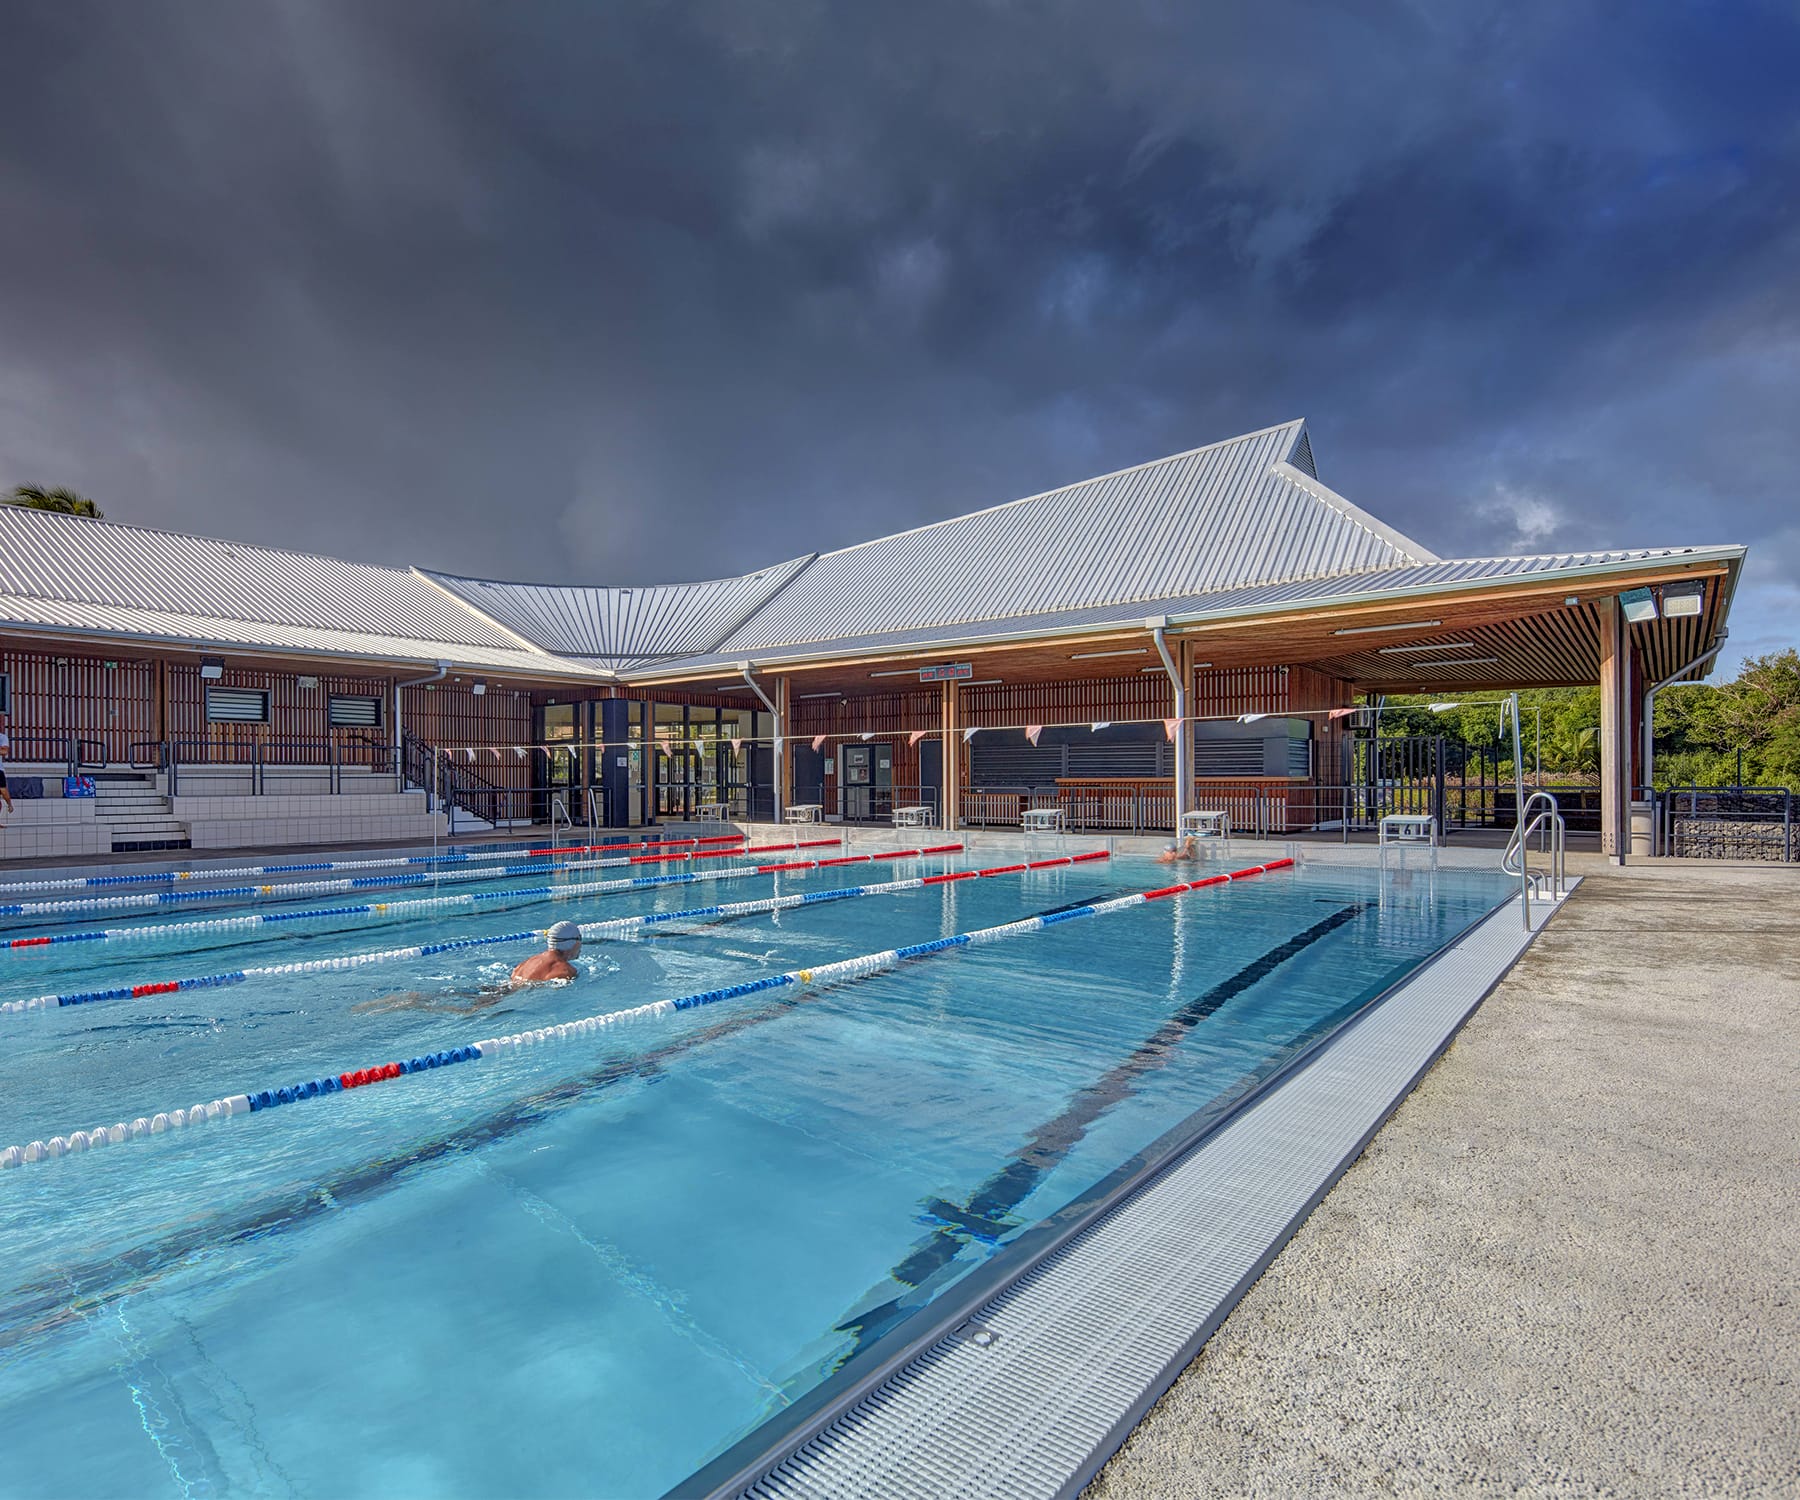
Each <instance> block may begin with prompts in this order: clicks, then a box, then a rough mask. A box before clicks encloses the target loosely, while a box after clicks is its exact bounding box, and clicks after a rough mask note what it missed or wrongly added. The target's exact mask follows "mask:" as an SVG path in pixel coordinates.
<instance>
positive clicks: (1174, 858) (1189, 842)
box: [1156, 833, 1200, 865]
mask: <svg viewBox="0 0 1800 1500" xmlns="http://www.w3.org/2000/svg"><path fill="white" fill-rule="evenodd" d="M1199 858H1200V841H1199V840H1198V839H1197V838H1195V837H1194V835H1193V834H1191V833H1189V834H1185V835H1183V836H1182V837H1181V838H1180V839H1179V840H1178V841H1177V842H1175V843H1173V844H1170V845H1169V846H1168V847H1167V848H1166V849H1164V850H1163V852H1162V853H1161V854H1159V855H1157V856H1156V862H1157V863H1158V864H1159V865H1172V864H1175V863H1177V862H1178V861H1182V860H1198V859H1199Z"/></svg>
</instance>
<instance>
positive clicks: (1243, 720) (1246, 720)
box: [1238, 714, 1269, 724]
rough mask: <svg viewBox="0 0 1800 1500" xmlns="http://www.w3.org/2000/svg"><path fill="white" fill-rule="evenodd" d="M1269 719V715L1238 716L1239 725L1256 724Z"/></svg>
mask: <svg viewBox="0 0 1800 1500" xmlns="http://www.w3.org/2000/svg"><path fill="white" fill-rule="evenodd" d="M1268 717H1269V716H1268V715H1267V714H1239V715H1238V723H1240V724H1254V723H1255V722H1256V721H1257V720H1258V719H1266V718H1268Z"/></svg>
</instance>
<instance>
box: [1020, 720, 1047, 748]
mask: <svg viewBox="0 0 1800 1500" xmlns="http://www.w3.org/2000/svg"><path fill="white" fill-rule="evenodd" d="M1043 732H1044V726H1043V725H1042V724H1027V725H1026V726H1025V738H1026V739H1028V740H1030V741H1031V743H1032V744H1034V745H1035V744H1036V743H1037V742H1038V736H1039V735H1040V734H1042V733H1043Z"/></svg>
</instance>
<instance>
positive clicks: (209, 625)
mask: <svg viewBox="0 0 1800 1500" xmlns="http://www.w3.org/2000/svg"><path fill="white" fill-rule="evenodd" d="M1702 553H1705V555H1707V556H1717V557H1724V558H1727V559H1728V560H1731V561H1733V563H1734V565H1735V560H1736V559H1739V558H1741V557H1742V555H1743V549H1741V548H1722V549H1719V548H1715V549H1678V548H1677V549H1661V550H1649V551H1636V552H1606V553H1581V554H1563V555H1557V556H1542V557H1499V558H1475V559H1463V560H1452V561H1444V560H1441V559H1439V558H1438V557H1436V556H1435V555H1434V554H1432V553H1431V552H1430V551H1429V550H1428V549H1427V548H1425V547H1423V546H1421V545H1420V544H1419V543H1417V542H1415V541H1413V540H1412V539H1411V538H1409V537H1406V536H1403V535H1402V534H1401V533H1399V532H1397V531H1395V530H1394V529H1393V528H1392V527H1389V526H1387V525H1385V524H1384V523H1382V522H1381V521H1379V520H1377V519H1376V518H1375V517H1373V516H1371V515H1369V514H1368V513H1367V512H1365V511H1363V510H1360V509H1359V508H1358V507H1356V506H1355V505H1352V504H1351V503H1350V502H1349V501H1348V500H1346V499H1344V498H1343V497H1342V496H1341V495H1338V494H1336V493H1335V492H1334V491H1332V490H1330V489H1328V488H1327V487H1326V486H1325V485H1324V484H1323V483H1321V482H1320V481H1319V479H1318V478H1317V477H1316V473H1315V469H1314V465H1313V458H1312V448H1311V444H1310V441H1309V440H1308V438H1307V435H1306V429H1305V426H1304V424H1303V423H1301V422H1287V423H1283V424H1282V425H1280V426H1277V427H1270V428H1266V429H1265V430H1263V431H1261V432H1254V433H1250V434H1247V435H1246V436H1243V437H1238V438H1232V439H1230V440H1229V441H1226V442H1222V443H1214V444H1211V445H1209V446H1207V447H1204V448H1197V449H1194V450H1192V451H1191V452H1188V453H1180V454H1176V455H1174V456H1173V457H1170V458H1164V459H1158V460H1156V461H1155V462H1153V463H1147V464H1140V465H1138V466H1137V467H1135V468H1130V469H1124V470H1121V471H1119V472H1118V473H1114V474H1107V475H1102V476H1100V477H1099V478H1096V479H1088V480H1083V481H1082V482H1081V483H1079V484H1073V485H1068V486H1065V487H1064V488H1062V489H1058V490H1052V491H1049V492H1047V493H1045V494H1041V495H1033V496H1029V497H1027V498H1026V499H1023V500H1014V501H1011V502H1008V503H1007V504H1004V505H998V506H994V507H992V508H990V509H987V510H981V511H976V512H974V513H973V514H970V515H965V516H958V517H955V518H953V519H951V520H947V521H940V522H936V523H934V524H932V525H929V526H921V527H917V528H914V529H913V530H910V531H904V532H900V533H897V534H895V535H893V536H887V537H881V538H878V539H876V540H874V541H870V542H863V543H860V544H858V545H856V546H853V547H846V548H843V549H841V550H839V551H836V552H829V553H825V554H823V555H812V556H806V557H800V558H794V559H791V560H790V561H788V562H784V563H779V564H774V565H771V566H769V567H765V568H762V569H760V570H758V571H756V572H753V573H746V574H744V575H742V576H739V577H735V578H719V579H711V580H708V581H705V582H700V583H685V584H655V585H648V586H643V587H635V586H614V587H582V586H564V585H553V584H530V583H507V582H500V581H496V580H490V579H479V578H464V577H460V576H457V575H453V574H447V573H437V572H424V571H420V570H417V569H405V568H389V567H376V566H371V565H368V564H363V563H353V562H345V561H342V560H340V559H337V558H329V557H317V556H313V555H311V554H307V553H298V552H287V551H281V550H277V549H273V548H267V547H255V546H249V545H246V544H243V543H237V542H225V541H218V540H214V539H212V538H208V537H192V536H184V535H180V534H178V533H172V532H165V531H154V530H147V529H144V528H140V527H133V526H121V525H118V524H115V523H113V522H107V521H95V520H90V519H86V518H80V517H72V516H63V515H57V514H54V513H48V512H43V511H33V510H23V509H18V508H14V507H6V506H0V628H4V627H5V626H6V625H7V624H8V623H11V624H13V625H15V626H17V627H19V628H21V629H27V630H31V631H34V632H46V633H48V632H64V633H68V634H71V635H80V634H83V633H87V634H102V635H106V636H109V637H117V638H131V637H141V638H143V639H146V640H153V641H162V642H198V643H202V644H206V643H211V644H215V645H218V646H220V647H225V646H231V645H238V646H245V647H251V648H255V649H260V650H272V651H282V652H305V653H317V654H325V655H347V656H355V657H359V658H363V659H367V660H376V661H394V662H405V663H411V662H434V661H449V662H451V663H453V664H454V665H457V666H462V667H472V668H477V669H480V670H485V671H490V672H495V673H501V672H505V673H512V674H517V675H539V676H543V677H549V678H565V679H566V678H570V677H589V676H591V677H595V678H599V679H603V680H604V679H609V678H611V677H612V676H613V675H614V671H615V670H616V671H617V672H618V673H620V674H623V675H645V676H648V675H650V674H651V673H653V672H654V673H659V674H667V673H669V672H671V671H677V672H683V673H685V672H687V671H689V670H693V671H711V670H715V669H717V668H718V667H723V666H729V665H731V664H732V663H735V662H737V661H743V660H756V661H759V662H764V663H776V662H781V661H797V660H809V659H819V658H821V657H829V656H833V655H839V654H843V653H846V652H852V651H906V650H916V649H919V648H927V649H936V648H939V647H942V648H943V649H947V650H948V649H954V648H956V647H957V646H959V645H964V644H967V645H971V646H973V645H977V644H979V643H981V642H983V641H992V640H1000V639H1008V638H1014V639H1023V638H1029V637H1032V636H1038V635H1048V634H1052V633H1055V632H1058V631H1082V630H1102V629H1106V628H1109V627H1110V628H1117V627H1119V626H1128V625H1132V624H1141V622H1142V621H1143V619H1144V618H1145V617H1146V616H1147V615H1165V616H1168V617H1169V618H1170V619H1171V620H1177V621H1179V620H1194V619H1201V618H1216V617H1221V616H1233V615H1255V614H1257V613H1260V612H1265V611H1270V610H1278V609H1282V608H1287V607H1290V606H1292V605H1295V604H1300V603H1307V602H1312V601H1318V602H1321V603H1324V602H1349V601H1352V600H1367V599H1370V598H1375V597H1405V596H1407V595H1409V594H1415V593H1418V594H1429V593H1431V592H1434V591H1454V590H1457V589H1460V588H1465V587H1470V586H1474V585H1477V584H1479V583H1481V582H1483V581H1487V580H1501V579H1507V578H1514V577H1518V576H1521V575H1525V574H1532V575H1545V576H1554V575H1558V574H1569V575H1570V576H1575V575H1579V574H1582V573H1584V572H1592V571H1594V570H1599V571H1602V572H1604V571H1606V570H1607V569H1610V568H1616V567H1621V566H1624V565H1627V564H1630V563H1633V562H1638V561H1643V560H1648V559H1654V558H1664V557H1678V556H1684V555H1690V556H1694V557H1696V558H1698V557H1699V556H1700V555H1701V554H1702Z"/></svg>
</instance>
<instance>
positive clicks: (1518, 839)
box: [1500, 791, 1568, 929]
mask: <svg viewBox="0 0 1800 1500" xmlns="http://www.w3.org/2000/svg"><path fill="white" fill-rule="evenodd" d="M1539 804H1542V806H1541V809H1540V810H1539V811H1538V812H1537V813H1535V814H1532V813H1531V810H1532V808H1533V807H1537V806H1538V805H1539ZM1527 814H1531V816H1529V817H1527ZM1539 829H1543V830H1544V832H1545V834H1546V836H1547V837H1548V838H1549V841H1550V848H1549V854H1550V868H1549V869H1548V870H1533V869H1532V868H1531V859H1530V853H1529V850H1530V844H1531V836H1532V834H1534V833H1536V832H1537V831H1538V830H1539ZM1567 838H1568V824H1567V823H1566V822H1564V820H1563V816H1562V811H1561V809H1560V808H1559V807H1558V805H1557V801H1556V798H1555V797H1554V796H1552V795H1551V794H1550V793H1549V792H1545V791H1536V792H1533V793H1532V794H1531V795H1530V796H1529V797H1527V798H1526V799H1525V803H1524V806H1522V807H1521V808H1520V809H1519V818H1518V821H1517V822H1516V823H1515V824H1514V825H1513V831H1512V837H1511V838H1509V839H1508V840H1507V841H1506V848H1505V850H1504V851H1503V852H1502V854H1501V856H1500V868H1501V869H1502V870H1503V871H1504V872H1505V873H1506V874H1508V875H1517V876H1518V877H1519V905H1520V911H1521V914H1522V916H1523V917H1524V921H1525V926H1526V928H1527V929H1529V928H1530V926H1531V898H1532V896H1533V895H1534V894H1535V895H1539V896H1542V895H1543V894H1544V886H1545V884H1546V882H1547V883H1548V884H1549V889H1550V895H1551V898H1552V899H1553V900H1554V899H1558V898H1560V897H1561V896H1562V895H1563V893H1564V891H1565V890H1566V889H1567V881H1566V869H1567V866H1566V862H1565V857H1566V853H1567V849H1566V844H1567ZM1515 856H1516V862H1515Z"/></svg>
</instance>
